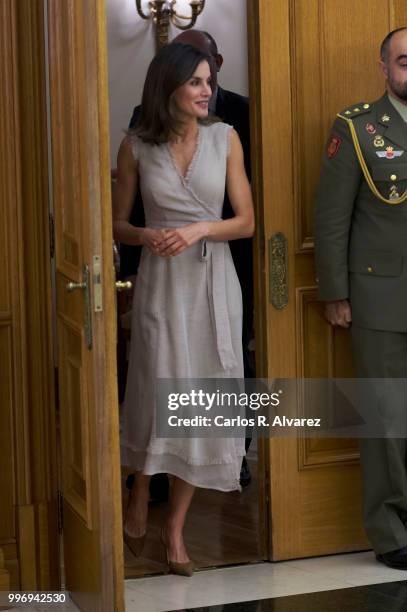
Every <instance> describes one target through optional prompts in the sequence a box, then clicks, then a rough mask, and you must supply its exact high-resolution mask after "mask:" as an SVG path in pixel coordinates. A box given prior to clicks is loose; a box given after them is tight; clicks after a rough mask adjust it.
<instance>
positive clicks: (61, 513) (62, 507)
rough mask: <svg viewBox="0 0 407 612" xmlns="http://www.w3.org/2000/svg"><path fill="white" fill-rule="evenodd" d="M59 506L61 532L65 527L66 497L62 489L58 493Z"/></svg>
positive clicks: (59, 528) (59, 531) (59, 530)
mask: <svg viewBox="0 0 407 612" xmlns="http://www.w3.org/2000/svg"><path fill="white" fill-rule="evenodd" d="M57 506H58V533H59V534H61V533H62V530H63V528H64V498H63V495H62V493H61V491H58V493H57Z"/></svg>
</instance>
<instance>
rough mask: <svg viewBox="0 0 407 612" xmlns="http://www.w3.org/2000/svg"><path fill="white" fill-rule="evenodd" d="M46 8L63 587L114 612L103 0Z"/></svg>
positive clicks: (66, 0) (119, 590)
mask: <svg viewBox="0 0 407 612" xmlns="http://www.w3.org/2000/svg"><path fill="white" fill-rule="evenodd" d="M47 11H48V42H49V44H48V56H49V89H50V134H51V158H52V159H51V167H52V187H53V188H52V194H53V210H54V214H55V248H56V250H55V261H56V281H55V282H56V308H57V344H58V347H57V352H58V369H59V399H60V443H61V448H62V453H61V455H62V456H61V476H62V495H63V549H64V571H65V579H66V588H67V589H68V590H69V591H71V592H72V594H73V598H74V599H75V601H76V602H77V604H78V605H79V606H80V608H81V609H82V610H85V611H89V612H95V611H97V610H100V611H102V610H103V611H105V610H115V611H119V612H120V610H123V609H124V608H123V584H124V583H123V560H122V550H123V549H122V547H123V544H122V536H121V508H120V469H119V428H118V402H117V380H116V363H115V345H116V344H115V343H116V338H115V307H114V280H115V279H114V274H113V259H112V228H111V202H110V198H111V196H110V163H109V153H108V151H109V146H108V144H109V143H108V108H107V99H108V91H107V69H106V39H105V22H104V3H103V2H100V1H99V0H86V2H83V0H63V2H61V0H48V4H47ZM69 283H72V285H71V289H73V290H71V291H69V290H68V289H69V287H68V285H69ZM75 286H76V289H75Z"/></svg>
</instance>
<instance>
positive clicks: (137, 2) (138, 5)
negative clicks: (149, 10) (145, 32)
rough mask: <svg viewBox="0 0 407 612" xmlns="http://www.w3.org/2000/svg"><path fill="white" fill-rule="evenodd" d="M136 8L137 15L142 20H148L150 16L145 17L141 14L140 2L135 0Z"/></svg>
mask: <svg viewBox="0 0 407 612" xmlns="http://www.w3.org/2000/svg"><path fill="white" fill-rule="evenodd" d="M136 8H137V12H138V14H139V15H140V17H141V18H142V19H150V18H151V15H146V14H145V13H144V12H143V9H142V8H141V0H136Z"/></svg>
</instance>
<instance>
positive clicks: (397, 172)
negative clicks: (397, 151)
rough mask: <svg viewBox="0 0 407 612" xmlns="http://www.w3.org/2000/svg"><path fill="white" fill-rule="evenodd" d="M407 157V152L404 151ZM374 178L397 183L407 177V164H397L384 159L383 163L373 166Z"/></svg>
mask: <svg viewBox="0 0 407 612" xmlns="http://www.w3.org/2000/svg"><path fill="white" fill-rule="evenodd" d="M404 155H405V156H406V157H407V153H404ZM372 178H373V180H374V181H388V182H391V183H397V182H398V181H405V180H406V179H407V164H395V163H392V162H391V161H387V160H383V162H382V163H381V164H375V165H374V166H372Z"/></svg>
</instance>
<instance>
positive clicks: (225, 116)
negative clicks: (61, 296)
mask: <svg viewBox="0 0 407 612" xmlns="http://www.w3.org/2000/svg"><path fill="white" fill-rule="evenodd" d="M215 112H216V115H217V117H219V119H221V120H222V121H223V122H225V123H228V124H229V125H232V126H233V127H234V128H235V130H236V132H237V133H238V134H239V138H240V140H241V142H242V147H243V153H244V161H245V168H246V173H247V176H248V177H249V180H250V178H251V171H250V121H249V99H248V98H246V97H244V96H241V95H239V94H237V93H234V92H232V91H227V90H225V89H222V88H221V87H218V94H217V98H216V111H215ZM139 115H140V106H136V108H135V109H134V111H133V115H132V118H131V121H130V126H129V127H130V128H134V127H135V126H136V125H137V120H138V118H139ZM233 215H234V213H233V210H232V206H231V204H230V201H229V198H228V195H227V193H226V192H225V199H224V202H223V213H222V217H223V218H224V219H230V218H231V217H233ZM130 223H132V224H133V225H135V226H139V227H143V226H144V224H145V220H144V211H143V203H142V199H141V195H140V191H139V192H138V193H137V196H136V199H135V203H134V206H133V210H132V213H131V215H130ZM230 249H231V252H232V257H233V261H234V263H235V267H236V272H237V275H238V277H239V280H240V284H241V287H242V293H243V305H244V322H243V328H244V330H247V333H248V334H250V332H251V328H252V326H253V315H252V312H253V254H252V239H251V238H245V239H241V240H232V241H231V242H230ZM140 254H141V247H138V246H130V245H126V244H122V245H120V276H121V278H125V277H126V276H130V275H132V274H136V273H137V269H138V265H139V261H140Z"/></svg>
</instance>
